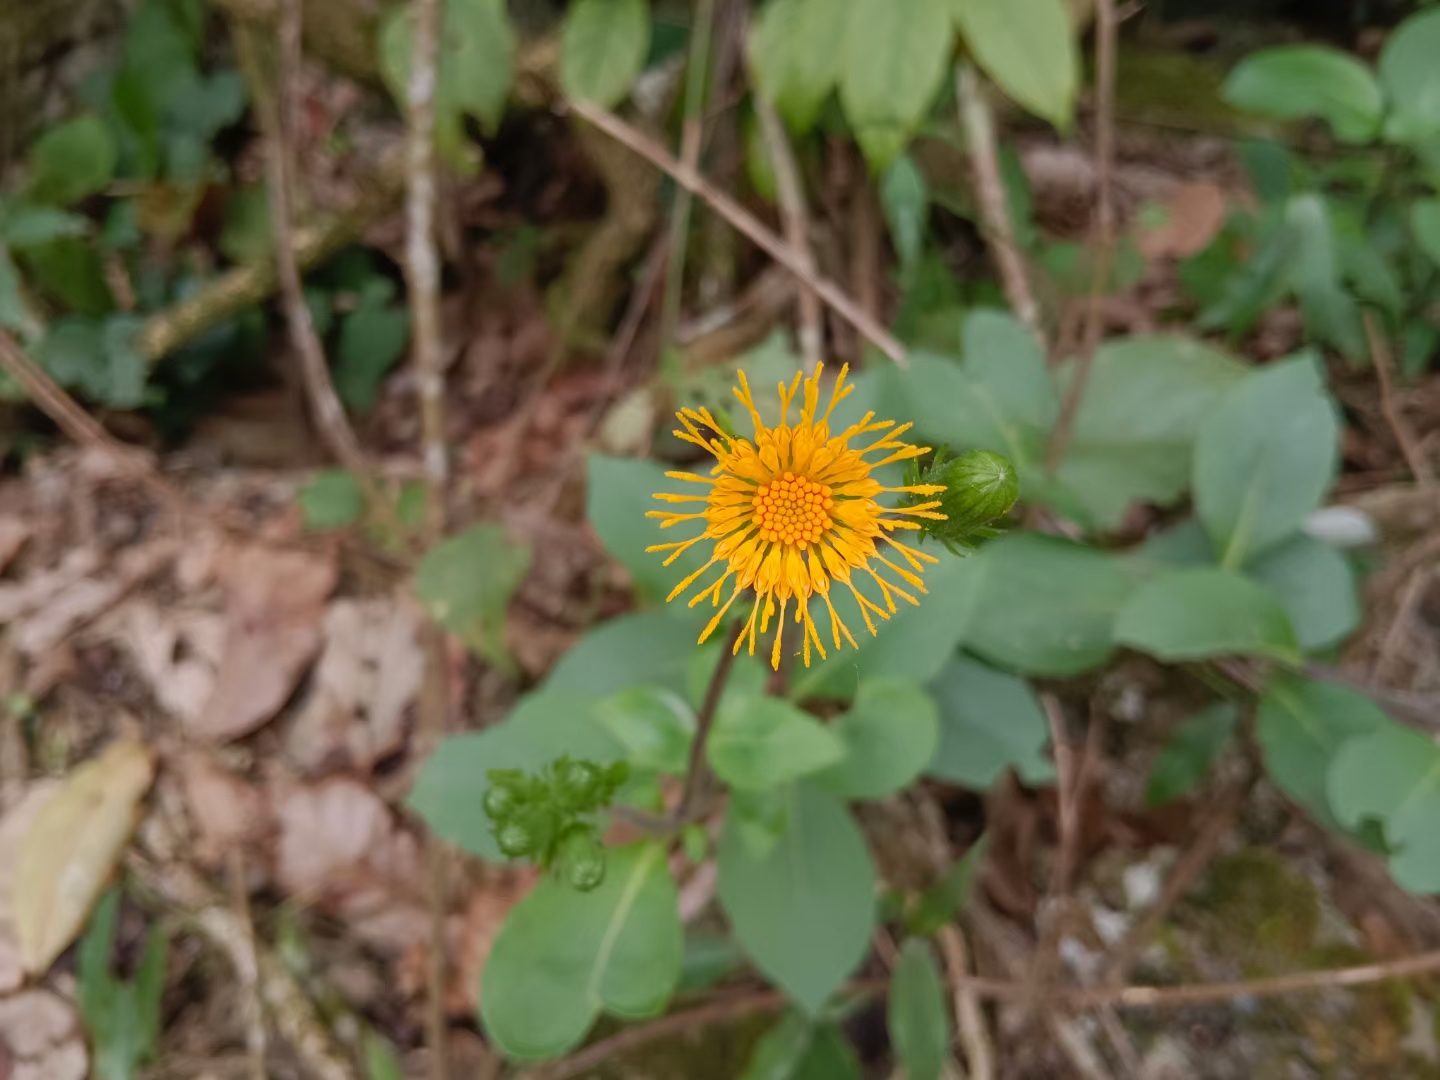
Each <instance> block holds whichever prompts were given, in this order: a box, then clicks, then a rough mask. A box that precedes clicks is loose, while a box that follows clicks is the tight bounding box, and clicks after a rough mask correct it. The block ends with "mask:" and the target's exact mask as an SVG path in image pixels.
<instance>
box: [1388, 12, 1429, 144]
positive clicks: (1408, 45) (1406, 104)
mask: <svg viewBox="0 0 1440 1080" xmlns="http://www.w3.org/2000/svg"><path fill="white" fill-rule="evenodd" d="M1437 56H1440V11H1436V10H1430V11H1421V12H1417V13H1416V14H1414V15H1412V16H1410V18H1408V19H1406V20H1405V21H1404V22H1402V23H1401V24H1400V25H1399V26H1398V27H1396V28H1395V32H1394V33H1392V34H1391V35H1390V36H1389V38H1387V39H1386V41H1385V48H1384V49H1382V50H1381V52H1380V82H1381V84H1382V85H1383V86H1384V87H1385V93H1386V95H1387V96H1388V97H1389V99H1390V116H1389V119H1387V120H1386V122H1385V136H1386V138H1388V139H1391V140H1393V141H1395V142H1401V143H1409V144H1412V145H1413V144H1420V143H1425V142H1428V141H1430V140H1432V139H1434V138H1435V136H1436V135H1440V64H1437V63H1436V62H1435V58H1436V57H1437Z"/></svg>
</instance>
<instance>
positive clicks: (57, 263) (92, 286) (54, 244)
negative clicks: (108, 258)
mask: <svg viewBox="0 0 1440 1080" xmlns="http://www.w3.org/2000/svg"><path fill="white" fill-rule="evenodd" d="M21 264H22V265H23V266H24V267H25V270H26V278H27V284H29V285H30V286H32V287H33V288H34V289H35V290H36V291H37V292H40V293H43V294H44V295H46V296H47V297H50V298H51V299H54V300H56V301H58V302H59V303H60V305H61V306H63V307H64V308H66V309H68V310H69V311H71V312H73V313H74V314H76V315H88V316H92V317H95V318H99V317H101V316H104V315H108V314H110V313H111V312H112V311H114V310H115V298H114V296H112V295H111V293H110V286H109V285H107V284H106V283H105V265H104V262H103V261H102V260H101V258H100V252H99V250H98V249H97V248H96V247H95V245H93V244H90V243H87V242H85V241H83V240H81V239H79V238H77V237H74V236H62V237H61V238H60V239H58V240H52V241H50V243H48V244H37V245H36V246H34V247H31V248H27V249H26V250H25V251H24V252H23V253H22V255H21Z"/></svg>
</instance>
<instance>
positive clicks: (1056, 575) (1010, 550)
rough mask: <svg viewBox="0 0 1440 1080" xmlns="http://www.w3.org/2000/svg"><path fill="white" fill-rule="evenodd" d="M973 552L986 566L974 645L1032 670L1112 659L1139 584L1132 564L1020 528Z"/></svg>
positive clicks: (1075, 667) (1071, 670) (1065, 671)
mask: <svg viewBox="0 0 1440 1080" xmlns="http://www.w3.org/2000/svg"><path fill="white" fill-rule="evenodd" d="M972 558H973V559H976V560H979V561H981V562H982V564H983V566H984V573H983V579H982V584H981V587H980V599H979V601H978V602H977V606H976V611H977V612H978V614H977V617H976V618H975V619H974V621H973V623H972V625H971V627H970V632H969V634H968V635H967V637H966V645H967V646H968V647H969V648H971V649H972V650H974V651H975V652H977V653H979V654H980V655H981V656H982V657H983V658H985V659H986V660H989V661H991V662H992V663H994V664H998V665H999V666H1001V667H1006V668H1011V669H1013V670H1015V671H1018V672H1021V673H1023V674H1026V675H1044V676H1054V677H1064V676H1068V675H1078V674H1080V672H1082V671H1088V670H1090V669H1091V668H1094V667H1098V666H1099V665H1100V664H1102V663H1104V661H1105V658H1106V657H1108V656H1109V655H1110V651H1111V649H1112V648H1113V644H1114V642H1113V637H1114V627H1115V616H1116V615H1117V614H1118V613H1119V611H1120V608H1121V606H1122V605H1123V604H1124V603H1125V601H1126V599H1127V598H1128V597H1129V595H1130V591H1131V589H1132V587H1133V581H1132V578H1131V573H1130V571H1129V569H1128V568H1127V567H1126V566H1125V564H1124V563H1123V562H1122V561H1121V560H1119V559H1117V558H1115V557H1114V556H1111V555H1108V554H1106V553H1104V552H1102V551H1097V550H1095V549H1094V548H1089V547H1084V546H1082V545H1080V544H1072V543H1070V542H1069V541H1066V540H1061V539H1058V538H1056V537H1051V536H1042V535H1040V534H1039V533H1027V532H1021V533H1012V534H1010V535H1008V536H1002V537H1001V538H1000V539H998V540H995V541H993V542H992V543H990V544H989V545H987V546H986V548H985V549H984V550H983V551H982V552H981V553H980V554H979V555H976V556H972Z"/></svg>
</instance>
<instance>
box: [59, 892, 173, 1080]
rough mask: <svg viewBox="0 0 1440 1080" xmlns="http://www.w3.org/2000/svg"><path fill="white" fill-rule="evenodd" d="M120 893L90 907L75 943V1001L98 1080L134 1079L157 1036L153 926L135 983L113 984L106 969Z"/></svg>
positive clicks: (161, 947) (161, 978) (160, 983)
mask: <svg viewBox="0 0 1440 1080" xmlns="http://www.w3.org/2000/svg"><path fill="white" fill-rule="evenodd" d="M119 901H120V894H119V892H118V891H116V890H113V889H112V890H111V891H109V892H107V893H106V894H105V895H104V896H103V897H102V898H101V900H100V902H99V903H98V904H97V905H96V907H95V911H94V913H93V914H92V915H91V918H90V926H89V928H88V929H87V930H86V931H85V937H84V938H83V939H82V940H81V942H80V947H79V963H78V971H77V974H78V977H79V978H78V986H77V990H78V995H77V996H78V998H79V1003H80V1011H81V1013H82V1015H83V1016H84V1018H85V1026H86V1029H87V1030H88V1033H89V1035H90V1041H91V1044H92V1046H93V1047H94V1062H93V1065H94V1075H95V1076H96V1077H97V1078H99V1080H134V1077H136V1076H137V1075H138V1070H139V1067H140V1066H141V1065H142V1064H144V1063H145V1062H146V1061H149V1060H150V1059H152V1058H153V1057H154V1055H155V1044H156V1040H157V1039H158V1037H159V1034H160V997H161V995H162V994H163V993H164V991H165V959H166V953H167V951H168V950H167V943H166V940H165V935H164V934H162V933H161V932H160V931H159V928H158V927H151V929H150V931H149V932H148V933H147V934H146V938H145V949H144V953H143V955H142V957H141V960H140V964H139V967H138V968H137V969H136V972H135V978H134V980H133V981H131V982H126V981H122V980H119V979H117V978H116V977H115V976H114V974H113V973H112V972H111V970H110V957H111V953H112V951H113V949H114V945H115V923H116V918H117V915H118V911H119Z"/></svg>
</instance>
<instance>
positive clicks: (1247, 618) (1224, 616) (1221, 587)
mask: <svg viewBox="0 0 1440 1080" xmlns="http://www.w3.org/2000/svg"><path fill="white" fill-rule="evenodd" d="M1115 640H1116V641H1118V642H1120V643H1121V644H1122V645H1129V646H1130V647H1131V648H1135V649H1139V650H1141V651H1142V652H1147V653H1149V654H1150V655H1151V656H1154V657H1157V658H1158V659H1160V660H1167V661H1170V662H1177V661H1182V660H1202V659H1205V658H1208V657H1212V656H1270V657H1274V658H1275V659H1277V660H1283V661H1288V662H1298V661H1299V660H1300V644H1299V642H1298V641H1296V639H1295V631H1294V629H1293V628H1292V627H1291V626H1290V619H1289V618H1288V617H1287V616H1286V614H1285V609H1284V608H1282V607H1281V606H1280V602H1279V601H1278V600H1276V599H1275V597H1274V596H1273V595H1271V593H1270V592H1268V591H1267V590H1266V589H1265V588H1264V587H1263V586H1261V585H1257V584H1255V582H1253V581H1250V580H1249V579H1248V578H1244V577H1242V576H1240V575H1239V574H1236V573H1232V572H1231V571H1229V570H1222V569H1220V568H1219V567H1213V566H1204V567H1194V568H1191V569H1184V570H1171V571H1168V572H1166V573H1163V574H1159V575H1157V576H1156V577H1154V578H1152V579H1151V580H1150V581H1148V582H1146V583H1145V584H1144V585H1142V586H1141V587H1140V588H1138V589H1136V590H1135V593H1134V595H1133V596H1131V597H1130V599H1129V601H1128V602H1127V603H1126V604H1125V606H1124V608H1122V609H1121V611H1120V617H1119V618H1118V619H1117V620H1116V622H1115Z"/></svg>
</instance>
